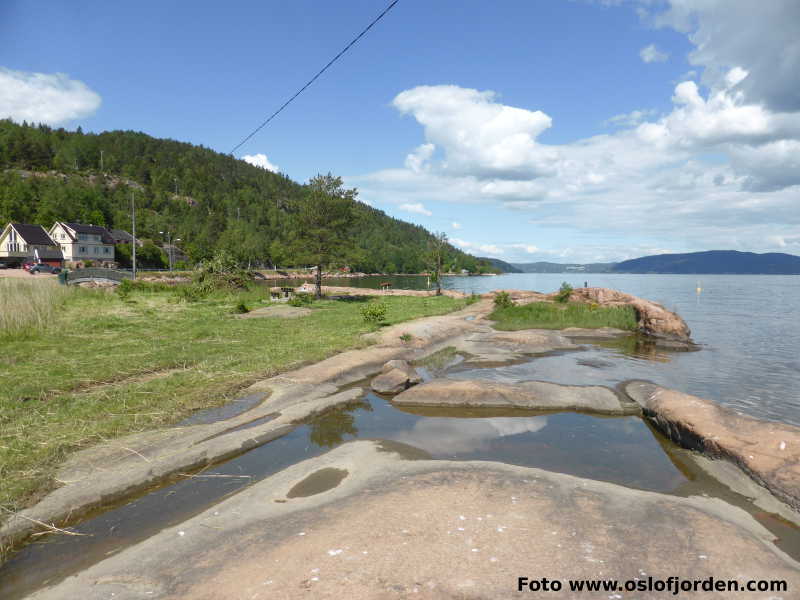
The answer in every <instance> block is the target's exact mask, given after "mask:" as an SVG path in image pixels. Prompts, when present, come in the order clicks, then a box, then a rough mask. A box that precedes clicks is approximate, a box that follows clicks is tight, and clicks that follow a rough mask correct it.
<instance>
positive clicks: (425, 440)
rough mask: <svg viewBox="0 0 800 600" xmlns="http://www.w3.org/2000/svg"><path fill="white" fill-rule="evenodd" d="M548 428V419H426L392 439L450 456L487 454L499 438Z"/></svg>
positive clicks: (432, 452) (396, 434) (433, 452)
mask: <svg viewBox="0 0 800 600" xmlns="http://www.w3.org/2000/svg"><path fill="white" fill-rule="evenodd" d="M546 426H547V417H522V418H521V417H494V418H488V419H452V418H449V419H448V418H425V419H421V420H419V421H417V422H416V423H415V424H414V426H413V427H412V428H411V429H409V430H407V431H400V432H397V433H395V434H394V435H393V436H392V437H393V439H395V440H397V441H399V442H404V443H406V444H410V445H412V446H416V447H417V448H422V449H423V450H427V451H428V452H430V453H431V454H435V455H436V454H438V455H450V454H463V453H471V452H476V451H479V450H486V449H487V447H488V442H489V441H491V440H494V439H497V438H501V437H506V436H511V435H517V434H520V433H535V432H537V431H539V430H541V429H543V428H544V427H546Z"/></svg>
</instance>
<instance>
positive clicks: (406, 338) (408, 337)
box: [400, 333, 414, 343]
mask: <svg viewBox="0 0 800 600" xmlns="http://www.w3.org/2000/svg"><path fill="white" fill-rule="evenodd" d="M413 339H414V336H413V335H411V334H410V333H404V334H403V335H401V336H400V341H401V342H403V343H406V342H410V341H411V340H413Z"/></svg>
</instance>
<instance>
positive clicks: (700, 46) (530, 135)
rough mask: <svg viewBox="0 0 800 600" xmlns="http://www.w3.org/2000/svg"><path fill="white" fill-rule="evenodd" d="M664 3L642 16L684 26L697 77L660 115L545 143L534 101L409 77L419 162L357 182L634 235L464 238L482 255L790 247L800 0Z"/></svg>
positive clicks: (379, 193)
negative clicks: (559, 241)
mask: <svg viewBox="0 0 800 600" xmlns="http://www.w3.org/2000/svg"><path fill="white" fill-rule="evenodd" d="M634 1H636V0H634ZM666 2H668V3H669V5H670V7H669V9H668V10H667V11H666V12H664V11H663V10H661V8H660V5H657V4H650V5H649V6H650V7H651V8H652V10H649V11H647V12H648V15H647V16H645V17H644V18H647V19H653V20H654V22H656V23H657V24H660V25H663V26H671V27H675V28H677V29H679V30H680V31H683V32H685V33H687V35H688V37H689V40H690V42H691V43H692V44H693V45H694V46H695V49H694V50H693V52H692V54H691V57H690V58H691V62H692V63H693V65H694V67H695V70H696V71H697V73H692V74H691V78H692V79H696V80H685V81H680V82H678V83H677V84H676V85H675V86H674V92H673V95H672V102H673V106H672V109H671V110H669V111H667V112H666V113H664V114H663V115H660V116H657V115H656V114H655V113H654V112H653V111H650V110H643V109H642V110H635V111H632V112H630V113H625V114H619V115H616V116H613V117H611V118H610V119H609V120H608V121H607V124H610V125H614V126H616V130H615V131H614V132H613V133H610V134H604V135H595V136H592V137H587V138H584V139H578V140H576V141H573V142H571V143H566V144H546V143H542V142H541V141H540V140H539V139H538V138H539V137H540V135H541V134H542V132H544V131H545V130H547V129H548V128H549V127H551V126H552V125H553V123H552V120H551V119H550V117H549V116H548V115H546V114H544V113H543V112H542V111H539V110H536V107H535V106H530V107H512V106H507V105H504V104H502V103H500V102H499V100H498V99H497V95H496V94H495V93H494V92H492V91H480V90H475V89H468V88H459V87H457V86H454V85H442V86H421V87H415V88H412V89H410V90H406V91H404V92H401V93H400V94H398V95H397V97H396V98H395V99H394V106H395V107H396V108H397V109H398V110H399V111H400V112H401V113H403V114H407V115H410V116H412V117H413V118H414V119H415V120H416V121H417V123H419V125H420V126H421V128H422V133H423V140H421V142H422V143H421V145H419V146H418V147H417V149H416V150H413V151H412V152H411V155H410V156H413V157H414V158H413V159H409V160H407V162H406V167H405V168H395V169H387V170H384V171H378V172H375V173H370V174H367V175H363V176H361V177H351V178H348V183H349V184H352V185H356V186H358V187H359V188H360V189H361V190H362V191H364V192H365V193H369V195H370V196H371V197H374V198H379V199H380V200H381V201H382V202H388V203H394V204H400V203H408V202H419V203H422V202H434V201H435V202H453V203H472V204H488V205H494V206H497V207H498V209H499V210H514V211H517V212H518V213H519V214H520V217H515V218H522V215H524V214H526V213H529V214H532V215H533V214H535V228H536V230H537V231H543V230H550V231H558V232H560V233H561V234H563V233H566V232H573V233H574V232H579V233H580V235H582V236H587V237H585V239H591V240H596V239H600V238H608V237H609V236H613V237H615V239H617V240H619V239H624V238H636V239H635V241H631V242H630V243H628V244H619V243H617V242H616V241H615V242H613V243H606V244H592V245H584V246H582V247H579V245H578V244H577V243H576V241H575V239H574V236H573V235H572V233H570V234H569V235H570V242H569V243H570V247H569V248H564V249H557V250H550V249H548V248H542V247H543V246H547V244H548V243H549V242H548V243H546V242H545V241H540V240H539V239H537V238H536V237H534V236H532V237H530V239H532V240H534V241H535V242H536V244H535V245H536V246H537V247H539V248H541V249H540V250H539V252H538V253H529V252H527V251H526V250H525V249H524V248H523V246H526V245H531V246H532V244H478V243H473V242H466V241H464V240H458V242H460V243H461V244H462V246H461V247H463V248H465V249H467V250H468V251H470V252H473V253H479V254H487V253H489V252H488V250H489V249H491V251H492V252H493V253H494V254H502V252H501V251H503V252H505V255H504V256H508V257H521V258H525V259H530V258H538V257H541V260H546V258H545V257H546V256H551V257H557V259H563V260H575V259H576V257H577V256H581V262H584V261H586V260H597V261H599V262H607V261H610V260H617V259H623V258H626V257H631V252H629V250H632V255H633V256H636V255H642V254H645V253H650V254H653V253H657V252H658V251H660V250H664V249H666V248H672V249H674V250H675V251H689V250H697V249H707V248H733V249H740V250H752V251H773V250H776V249H780V248H785V247H789V248H794V249H797V246H790V245H786V246H784V245H781V244H787V241H786V240H794V239H796V238H797V231H798V230H799V229H800V211H798V210H797V198H798V194H800V158H798V157H800V86H798V85H797V81H798V77H797V73H800V42H798V38H797V35H796V32H797V28H796V23H798V22H800V2H796V1H795V0H791V1H786V0H774V2H770V3H769V5H768V7H767V5H764V4H763V3H762V4H761V5H757V4H755V3H752V2H740V1H738V0H736V1H734V0H695V1H693V2H689V1H688V0H666ZM728 9H730V10H728ZM659 11H660V13H659ZM684 17H685V18H684ZM723 32H726V33H725V35H722V33H723ZM587 93H591V90H587ZM428 148H430V150H428ZM434 149H435V151H434ZM676 234H677V236H678V237H679V239H678V240H677V241H676V239H675V238H676ZM488 235H492V234H491V233H488ZM500 235H501V234H499V233H498V238H499V237H500ZM592 236H594V237H592ZM454 243H456V242H455V240H454ZM482 247H483V249H482ZM562 250H563V251H562ZM548 253H552V254H548ZM565 253H566V254H565ZM614 253H617V254H616V255H614Z"/></svg>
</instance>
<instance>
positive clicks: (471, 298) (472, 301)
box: [466, 292, 481, 306]
mask: <svg viewBox="0 0 800 600" xmlns="http://www.w3.org/2000/svg"><path fill="white" fill-rule="evenodd" d="M480 299H481V297H480V296H478V294H476V293H475V292H472V293H471V294H470V295H469V296H468V297H467V300H466V302H467V306H469V305H470V304H475V303H476V302H477V301H478V300H480Z"/></svg>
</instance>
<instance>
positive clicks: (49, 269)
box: [28, 263, 61, 275]
mask: <svg viewBox="0 0 800 600" xmlns="http://www.w3.org/2000/svg"><path fill="white" fill-rule="evenodd" d="M28 273H30V274H31V275H36V274H37V273H53V274H58V273H61V267H53V266H50V265H46V264H44V263H42V264H38V265H33V266H32V267H30V268H29V269H28Z"/></svg>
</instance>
